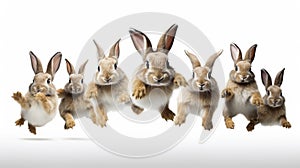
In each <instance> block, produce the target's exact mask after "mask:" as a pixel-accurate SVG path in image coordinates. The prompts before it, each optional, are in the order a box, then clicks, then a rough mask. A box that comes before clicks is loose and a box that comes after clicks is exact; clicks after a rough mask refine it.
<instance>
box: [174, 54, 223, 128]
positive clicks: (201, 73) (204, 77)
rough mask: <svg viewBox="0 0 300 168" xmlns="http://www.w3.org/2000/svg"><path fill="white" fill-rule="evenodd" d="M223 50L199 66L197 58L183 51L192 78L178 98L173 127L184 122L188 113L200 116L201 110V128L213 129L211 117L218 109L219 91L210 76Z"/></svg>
mask: <svg viewBox="0 0 300 168" xmlns="http://www.w3.org/2000/svg"><path fill="white" fill-rule="evenodd" d="M222 52H223V50H220V51H219V52H217V53H215V54H213V55H212V56H210V57H209V59H208V60H207V62H206V64H205V65H204V66H201V63H200V61H199V59H198V58H197V56H195V55H194V54H192V53H190V52H188V51H185V53H186V55H187V56H188V57H189V59H190V60H191V63H192V65H193V78H192V79H190V80H189V81H188V86H187V87H184V88H182V90H181V92H180V94H179V97H178V109H177V111H178V112H177V115H176V118H175V125H181V124H183V123H184V122H185V119H186V116H187V115H188V113H193V114H195V115H200V112H201V110H203V112H204V115H203V118H202V126H203V127H204V129H206V130H210V129H212V128H213V123H212V117H213V114H214V112H215V110H216V109H217V107H218V103H219V99H220V91H219V87H218V84H217V81H216V80H215V78H213V77H212V76H211V73H212V69H213V65H214V63H215V61H216V59H217V58H218V57H219V56H220V55H221V54H222Z"/></svg>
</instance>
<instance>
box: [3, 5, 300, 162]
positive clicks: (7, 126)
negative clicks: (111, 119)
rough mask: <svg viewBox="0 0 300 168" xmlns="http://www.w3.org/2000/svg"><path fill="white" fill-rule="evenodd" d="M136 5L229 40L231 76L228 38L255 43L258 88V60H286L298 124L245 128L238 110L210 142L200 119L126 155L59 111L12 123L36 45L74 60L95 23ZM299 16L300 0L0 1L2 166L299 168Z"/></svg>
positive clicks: (291, 115)
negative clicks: (37, 122)
mask: <svg viewBox="0 0 300 168" xmlns="http://www.w3.org/2000/svg"><path fill="white" fill-rule="evenodd" d="M139 12H164V13H169V14H173V15H176V16H178V17H181V18H183V19H186V20H187V21H189V22H191V23H193V24H194V25H195V26H197V27H198V28H199V29H200V30H201V31H202V32H203V33H204V34H205V35H206V36H207V37H208V39H209V40H210V41H211V43H212V44H213V45H214V46H215V49H216V50H218V49H224V52H223V54H222V56H221V57H220V60H221V62H222V65H223V68H224V71H225V77H226V79H228V78H227V77H228V73H229V71H230V70H231V69H232V67H233V63H232V60H231V57H230V52H229V44H230V43H231V42H235V43H237V44H238V45H239V46H240V48H241V49H242V51H244V52H245V50H246V49H248V48H249V47H250V46H251V45H253V44H255V43H257V44H258V47H257V52H256V53H257V54H256V58H255V60H254V63H253V68H252V69H253V71H254V72H255V73H256V74H257V75H256V76H257V77H256V79H257V81H258V84H259V86H260V90H261V91H264V88H263V87H262V84H261V81H260V69H261V68H266V69H267V70H268V71H269V72H270V74H271V76H272V77H273V78H274V76H275V74H276V73H277V72H278V71H279V70H281V69H282V68H283V67H285V68H286V71H285V76H284V81H283V85H282V88H283V94H284V95H285V97H286V106H287V117H288V120H289V121H290V122H291V124H292V128H291V129H290V130H287V129H284V128H281V127H262V126H260V125H258V126H256V129H255V131H254V132H251V133H248V132H247V131H246V129H245V127H246V124H247V121H246V119H244V117H242V116H238V117H236V118H234V121H235V123H236V128H235V129H234V130H228V129H226V128H225V125H224V122H223V120H221V121H220V123H219V125H218V126H217V127H218V128H217V129H216V132H215V133H214V134H213V136H212V137H211V138H210V139H209V140H208V141H207V142H206V143H204V144H198V139H199V134H200V133H199V132H200V130H201V129H202V128H201V120H200V119H198V120H197V122H196V123H195V125H194V127H193V129H192V130H191V132H190V133H189V134H188V136H187V137H186V138H185V139H184V140H183V141H182V142H181V143H180V144H179V145H178V146H176V147H175V148H173V149H172V150H170V151H169V152H167V153H164V154H162V155H159V156H156V157H151V158H144V159H129V158H123V157H119V156H116V155H113V154H111V153H108V152H106V151H104V150H102V149H101V148H100V147H98V146H97V145H96V144H94V143H93V142H92V141H90V140H89V139H88V137H87V136H86V135H85V133H84V131H82V129H81V128H80V125H79V124H77V126H76V127H75V128H74V129H73V130H68V131H65V130H64V129H63V124H64V122H63V120H62V119H61V118H60V117H59V115H57V117H56V118H55V119H54V120H53V122H51V123H49V124H47V125H46V126H45V127H42V128H38V129H37V131H38V135H32V134H30V133H29V131H28V130H27V127H26V126H23V127H21V128H18V127H16V126H14V121H15V120H17V119H18V118H19V111H20V107H19V105H18V104H17V103H16V102H14V101H13V99H12V98H11V95H12V93H13V92H15V91H22V92H23V93H25V92H26V91H27V88H28V85H29V83H30V82H31V81H32V77H33V72H32V70H31V67H30V60H29V55H28V52H29V51H30V50H32V51H33V52H34V53H35V54H36V55H37V56H39V57H40V58H41V60H42V62H43V63H44V66H45V64H46V62H47V61H48V59H49V57H50V56H52V55H53V54H54V53H55V52H57V51H61V52H62V53H63V55H64V57H66V58H69V59H70V60H71V61H72V62H76V61H77V57H78V55H79V53H80V51H81V49H82V47H83V46H84V44H85V43H86V41H87V39H88V38H89V37H90V36H91V35H93V34H94V33H95V32H96V31H97V30H98V29H100V28H101V27H102V26H104V25H105V24H107V23H109V22H111V21H113V20H115V19H117V18H120V17H122V16H126V15H129V14H133V13H139ZM299 16H300V4H299V2H297V1H285V3H284V2H283V1H261V0H252V1H238V0H237V1H232V0H227V1H222V0H220V1H192V2H190V1H178V2H174V1H161V0H159V1H156V0H152V1H146V2H141V1H140V0H139V1H132V0H127V1H102V2H101V1H88V0H85V1H58V0H57V1H56V0H51V1H13V0H12V1H8V0H6V1H1V2H0V21H1V25H0V30H1V31H0V42H1V43H0V49H1V50H0V51H1V57H0V58H1V59H2V60H1V61H0V73H1V80H0V104H1V106H0V135H1V136H0V137H1V139H0V165H1V166H6V167H16V166H18V167H20V166H22V167H38V166H43V167H54V166H59V167H63V166H64V167H65V166H68V167H71V166H72V167H83V166H89V167H96V166H97V167H101V166H102V167H103V166H104V167H113V166H115V167H117V166H125V167H153V166H159V167H162V166H174V167H182V166H189V167H199V166H204V167H220V166H224V167H229V166H231V167H240V166H246V167H252V166H256V167H267V166H268V167H269V166H272V167H283V166H286V167H299V165H300V162H299V159H298V158H299V154H300V135H299V130H300V125H299V122H298V121H299V118H300V113H299V112H298V106H297V104H298V95H299V94H300V93H299V90H298V89H297V86H298V84H297V76H299V74H298V72H299V53H298V48H299V46H300V41H299V37H300V33H299V30H300V26H299V23H298V22H299ZM168 26H169V25H166V27H168ZM112 33H113V32H112ZM199 45H201V44H199ZM62 63H63V64H62V66H61V69H60V70H59V71H60V73H58V74H57V76H56V79H61V80H56V81H55V83H56V84H57V86H59V87H62V86H63V85H64V83H65V82H66V81H67V79H66V76H67V73H66V70H65V63H64V62H62ZM132 147H133V148H134V144H133V146H132Z"/></svg>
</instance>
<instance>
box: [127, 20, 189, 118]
mask: <svg viewBox="0 0 300 168" xmlns="http://www.w3.org/2000/svg"><path fill="white" fill-rule="evenodd" d="M177 27H178V26H177V25H176V24H174V25H172V26H171V27H170V28H169V29H168V30H167V31H166V32H165V33H164V34H163V35H162V36H161V38H160V40H159V42H158V45H157V49H156V50H153V48H152V44H151V42H150V40H149V38H148V37H147V36H146V35H145V34H144V33H142V32H140V31H138V30H136V29H131V30H130V31H129V33H130V36H131V39H132V42H133V44H134V46H135V48H136V50H137V51H138V52H139V54H140V55H141V56H142V57H143V62H144V63H143V64H142V65H140V66H139V67H138V68H137V70H136V73H135V75H134V79H133V85H132V92H133V93H132V96H133V98H134V99H133V101H134V103H135V104H137V105H139V106H140V107H143V108H146V107H150V106H151V109H153V110H157V111H159V112H160V113H161V116H162V118H164V119H165V120H166V121H167V120H173V118H174V116H175V114H174V113H173V112H172V111H171V110H170V109H169V107H168V103H169V98H170V96H171V94H172V92H173V90H174V89H175V88H177V87H179V86H186V84H187V83H186V81H185V79H184V77H183V76H182V75H181V74H179V73H176V72H175V70H174V69H173V68H172V67H171V66H170V64H169V61H168V53H169V50H170V49H171V47H172V45H173V42H174V38H175V34H176V31H177ZM151 101H152V102H151Z"/></svg>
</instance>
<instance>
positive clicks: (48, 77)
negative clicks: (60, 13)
mask: <svg viewBox="0 0 300 168" xmlns="http://www.w3.org/2000/svg"><path fill="white" fill-rule="evenodd" d="M29 55H30V60H31V66H32V69H33V71H34V73H35V76H34V78H33V83H31V84H30V85H29V91H28V92H27V93H26V95H25V96H23V95H22V93H21V92H16V93H14V94H13V96H12V98H13V99H14V100H15V101H17V102H18V103H19V104H20V105H21V118H20V119H19V120H17V121H16V122H15V123H16V125H17V126H21V125H23V124H24V122H25V121H26V120H27V121H28V129H29V131H30V132H31V133H33V134H36V127H42V126H44V125H45V124H47V123H48V122H50V121H51V120H52V119H53V118H54V117H55V115H56V108H57V101H58V97H57V95H56V89H55V86H54V85H53V83H52V82H53V79H54V75H55V73H56V72H57V71H58V69H59V66H60V62H61V57H62V54H61V53H60V52H57V53H56V54H55V55H54V56H53V57H52V58H51V59H50V61H49V63H48V66H47V70H46V72H43V67H42V64H41V61H40V60H39V59H38V58H37V57H36V56H35V55H34V54H33V52H31V51H30V52H29Z"/></svg>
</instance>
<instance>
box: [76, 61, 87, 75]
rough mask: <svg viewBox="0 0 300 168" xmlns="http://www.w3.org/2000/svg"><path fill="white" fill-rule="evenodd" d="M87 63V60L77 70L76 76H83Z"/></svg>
mask: <svg viewBox="0 0 300 168" xmlns="http://www.w3.org/2000/svg"><path fill="white" fill-rule="evenodd" d="M88 61H89V60H86V61H85V62H84V63H83V64H82V65H81V66H80V68H79V70H78V74H81V75H83V74H84V70H85V66H86V64H87V63H88Z"/></svg>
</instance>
